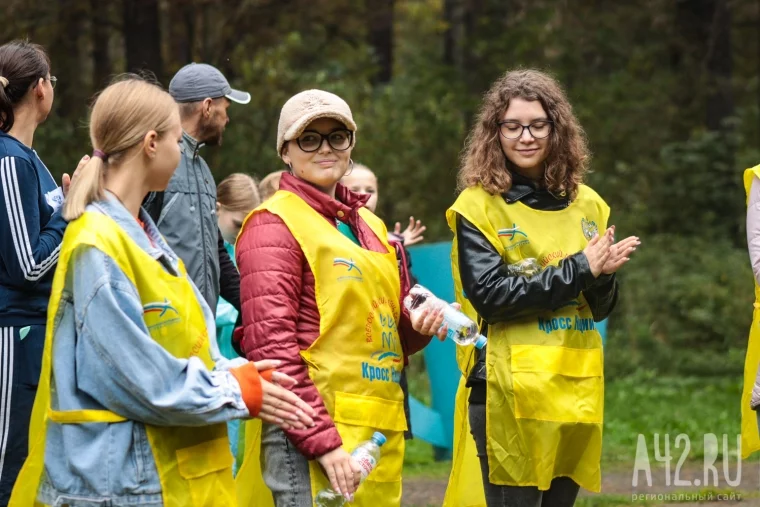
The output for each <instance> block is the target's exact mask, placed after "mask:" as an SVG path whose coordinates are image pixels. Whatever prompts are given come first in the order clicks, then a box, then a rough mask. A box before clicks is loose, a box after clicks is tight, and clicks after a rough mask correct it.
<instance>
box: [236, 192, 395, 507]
mask: <svg viewBox="0 0 760 507" xmlns="http://www.w3.org/2000/svg"><path fill="white" fill-rule="evenodd" d="M265 210H266V211H269V212H270V213H273V214H275V215H277V216H278V217H280V218H281V219H282V220H283V221H284V222H285V225H287V226H288V229H289V230H290V232H291V233H292V234H293V237H294V238H295V239H296V241H298V244H299V245H300V246H301V249H302V251H303V253H304V256H305V257H306V260H307V262H308V263H309V267H310V268H311V270H312V272H313V274H314V282H315V294H316V300H317V307H318V308H319V316H320V322H319V337H318V338H317V339H316V341H315V342H314V343H313V344H312V345H311V347H309V348H308V349H307V350H303V351H301V356H302V358H303V361H304V363H305V364H306V365H307V366H308V368H309V377H310V378H311V379H312V381H313V382H314V385H315V386H316V387H317V390H318V391H319V394H320V395H321V397H322V400H323V401H324V403H325V406H326V408H327V411H328V412H329V414H330V416H331V417H332V419H333V421H334V423H335V426H336V428H337V430H338V433H339V434H340V436H341V439H342V440H343V448H344V449H345V450H346V451H347V452H351V451H352V450H353V449H354V448H355V447H356V446H357V445H358V444H359V443H361V442H363V441H366V440H369V439H370V438H371V437H372V434H373V433H374V432H375V431H380V432H381V433H383V434H384V435H385V436H386V438H387V439H388V440H387V443H386V444H385V445H383V447H382V448H381V452H382V457H381V459H380V462H379V464H378V466H377V468H376V469H375V470H374V471H373V472H372V473H371V475H370V476H369V477H368V478H367V479H366V481H365V482H364V483H362V485H361V486H360V487H359V489H358V490H357V492H356V494H355V495H354V502H352V503H351V504H348V505H352V506H360V507H386V506H388V507H390V506H398V505H400V504H401V471H402V468H403V463H404V431H405V430H406V417H405V415H404V403H403V402H404V394H403V392H402V391H401V387H400V385H399V380H400V378H401V371H402V369H403V367H404V352H403V350H402V348H401V342H400V339H399V334H398V322H399V317H400V311H401V309H400V307H399V304H400V290H401V289H400V279H399V269H398V263H397V260H396V254H395V250H394V248H393V247H392V246H390V245H389V244H388V242H387V231H386V229H385V225H384V224H383V223H382V221H381V220H380V219H379V218H378V217H376V216H375V215H374V214H372V212H370V211H369V210H367V209H365V208H362V209H360V210H359V215H360V216H361V218H362V220H364V221H365V222H366V223H367V224H368V225H369V226H370V228H371V229H372V231H373V232H374V233H375V234H376V235H377V237H378V238H379V239H380V240H381V241H382V243H383V245H384V247H385V251H384V252H373V251H370V250H366V249H364V248H362V247H360V246H358V245H356V244H355V243H354V242H353V241H351V240H350V239H349V238H347V237H346V236H344V235H343V234H341V233H340V232H339V231H338V230H337V229H336V227H335V226H334V225H332V224H330V223H328V222H327V220H325V218H324V217H323V216H322V215H320V214H319V213H318V212H317V211H315V210H314V209H313V208H311V207H310V206H309V205H308V204H306V202H305V201H304V200H303V199H301V198H300V197H298V196H297V195H295V194H293V193H291V192H287V191H283V190H280V191H278V192H277V193H276V194H275V195H274V196H273V197H272V198H271V199H269V200H267V201H266V202H265V203H264V204H262V205H261V206H260V207H259V208H257V209H256V210H254V211H253V212H252V213H251V215H249V218H250V216H252V215H253V214H255V213H260V212H262V211H265ZM246 220H248V219H246ZM244 229H245V225H244V226H243V229H241V230H244ZM248 424H249V425H252V424H254V423H248ZM252 434H256V430H255V429H254V430H253V431H252ZM248 435H249V433H248V429H247V428H246V457H245V461H244V465H243V468H241V470H240V472H238V475H237V478H236V482H237V484H238V489H239V490H240V488H241V486H242V485H244V484H246V483H248V484H250V483H251V481H253V482H254V483H257V484H259V483H260V479H259V478H258V477H256V476H255V474H256V473H260V471H259V470H255V469H251V470H248V469H246V463H247V461H248V459H249V456H256V455H258V452H259V451H258V450H257V449H258V447H259V446H260V441H254V440H253V439H249V436H248ZM309 472H310V476H311V489H312V496H315V495H316V494H317V493H318V492H319V491H320V490H322V489H323V488H329V487H330V483H329V480H328V479H327V477H325V475H324V472H323V471H322V469H321V467H320V466H319V464H318V463H317V462H316V461H312V462H310V463H309ZM256 497H258V498H260V496H259V495H256V494H252V495H251V499H250V503H248V504H246V505H251V506H253V505H255V504H254V503H253V502H254V501H255V498H256ZM267 504H268V502H267Z"/></svg>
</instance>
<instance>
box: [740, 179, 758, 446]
mask: <svg viewBox="0 0 760 507" xmlns="http://www.w3.org/2000/svg"><path fill="white" fill-rule="evenodd" d="M755 177H758V178H760V165H757V166H755V167H753V168H751V169H747V170H746V171H744V190H745V191H746V193H747V202H749V191H750V189H751V188H752V180H753V179H754V178H755ZM754 308H755V309H754V311H753V312H752V325H751V327H750V330H749V344H748V345H747V356H746V358H745V360H744V389H743V390H742V407H741V413H742V458H745V459H746V458H748V457H749V456H750V454H752V453H753V452H755V451H757V450H760V434H758V429H757V412H755V411H754V410H752V408H751V407H750V401H751V400H752V387H753V386H754V385H755V376H756V375H757V370H758V365H760V327H758V326H760V287H758V285H757V280H755V305H754Z"/></svg>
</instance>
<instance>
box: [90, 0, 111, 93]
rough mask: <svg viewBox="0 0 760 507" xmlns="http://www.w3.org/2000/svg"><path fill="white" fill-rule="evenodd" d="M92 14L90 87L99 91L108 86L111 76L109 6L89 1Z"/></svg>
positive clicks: (95, 0)
mask: <svg viewBox="0 0 760 507" xmlns="http://www.w3.org/2000/svg"><path fill="white" fill-rule="evenodd" d="M90 10H91V13H92V33H91V35H92V64H93V69H92V85H93V88H95V89H96V90H99V89H101V88H103V87H104V86H105V85H106V84H108V80H109V78H110V75H111V72H112V70H111V54H110V52H109V45H110V44H109V42H110V39H111V37H110V21H111V20H110V16H109V11H110V4H109V3H107V2H103V1H102V0H90Z"/></svg>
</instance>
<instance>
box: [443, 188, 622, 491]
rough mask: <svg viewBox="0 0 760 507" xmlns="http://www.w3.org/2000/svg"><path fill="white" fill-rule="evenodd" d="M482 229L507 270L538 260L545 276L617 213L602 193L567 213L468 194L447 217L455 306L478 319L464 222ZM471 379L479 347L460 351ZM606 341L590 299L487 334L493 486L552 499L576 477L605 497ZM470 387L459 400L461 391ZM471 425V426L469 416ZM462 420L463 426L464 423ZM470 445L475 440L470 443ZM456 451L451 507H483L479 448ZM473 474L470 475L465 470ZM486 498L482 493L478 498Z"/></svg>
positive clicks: (585, 196) (583, 194) (582, 196)
mask: <svg viewBox="0 0 760 507" xmlns="http://www.w3.org/2000/svg"><path fill="white" fill-rule="evenodd" d="M457 214H458V215H461V216H462V217H464V218H465V219H467V220H468V221H469V222H470V223H472V224H473V225H475V226H476V227H477V228H478V229H479V230H480V232H481V233H482V234H483V235H484V236H485V237H486V238H487V239H488V241H489V242H490V243H491V244H492V245H493V246H494V248H495V249H496V250H497V251H498V252H499V253H500V254H501V256H502V259H503V261H504V263H505V264H506V265H519V263H520V262H521V261H525V260H527V259H533V260H535V262H536V263H537V264H538V265H539V266H540V267H541V269H543V268H546V267H548V266H556V265H557V264H558V263H559V261H560V260H562V259H564V258H565V257H568V256H569V255H573V254H575V253H578V252H580V251H582V250H583V249H584V248H585V247H586V245H587V244H588V241H589V240H590V239H591V238H592V237H593V235H594V233H597V232H601V233H603V232H604V230H605V229H606V228H607V220H608V217H609V208H608V206H607V205H606V204H605V202H604V201H603V200H602V199H601V197H599V196H598V195H597V194H596V192H594V191H593V190H591V189H590V188H589V187H586V186H583V185H582V186H581V187H580V188H579V191H578V195H577V197H576V199H575V200H573V201H572V202H571V203H570V205H569V206H568V207H567V208H565V209H563V210H559V211H541V210H535V209H532V208H530V207H528V206H526V205H525V204H523V203H521V202H519V201H518V202H516V203H514V204H507V203H506V202H505V200H504V199H503V197H502V196H501V195H495V196H494V195H490V194H489V193H487V192H486V191H485V190H483V189H482V188H481V187H471V188H468V189H466V190H465V191H464V192H462V194H461V195H460V196H459V198H458V199H457V200H456V202H455V203H454V205H453V206H452V207H451V208H450V209H449V210H448V211H447V214H446V218H447V221H448V223H449V227H451V229H452V231H454V234H455V237H454V242H453V246H452V256H451V258H452V270H453V274H454V284H455V290H456V294H457V301H458V302H459V303H460V304H461V305H462V307H463V310H464V311H465V312H466V313H467V314H468V315H469V316H470V317H472V318H474V319H478V320H480V319H479V318H478V315H477V312H476V311H475V309H474V308H473V307H472V305H471V304H470V302H469V301H468V300H467V298H466V294H464V293H463V291H462V282H461V278H460V274H459V260H458V255H459V252H458V247H457V238H456V215H457ZM457 354H458V357H457V359H458V362H459V364H460V367H461V369H462V371H463V372H464V374H465V376H466V375H468V374H469V370H470V368H471V367H472V365H473V364H474V353H473V348H472V347H465V348H462V347H458V350H457ZM602 374H603V356H602V341H601V336H600V335H599V332H598V331H597V330H596V327H595V324H594V320H593V317H592V315H591V310H590V309H589V307H588V304H587V302H586V300H585V298H584V296H583V294H580V295H579V296H578V298H576V299H575V300H572V301H568V302H567V303H566V304H565V305H563V306H561V307H560V308H557V309H555V310H554V311H545V312H541V313H538V314H535V315H532V316H529V317H524V318H520V319H517V320H514V321H510V322H508V323H498V324H494V325H489V326H488V346H487V354H486V377H487V392H486V432H487V451H488V464H489V470H490V475H489V482H490V483H492V484H496V485H507V486H536V487H538V488H539V489H540V490H547V489H549V486H550V484H551V481H552V479H554V478H555V477H563V476H564V477H570V478H572V479H573V480H574V481H575V482H576V483H578V484H580V485H581V486H583V487H584V488H586V489H589V490H591V491H599V490H600V488H601V472H600V458H601V447H602V414H603V407H604V383H603V377H602ZM463 390H464V387H463V385H461V386H460V391H463ZM457 403H458V405H459V406H458V407H457V408H458V410H457V413H458V414H459V417H458V419H459V421H458V422H459V424H460V426H462V427H460V428H459V432H458V434H459V435H460V442H457V441H456V440H455V444H459V445H461V440H463V439H462V435H463V434H464V431H463V428H465V427H466V409H464V408H463V406H464V405H466V397H465V396H464V395H463V392H460V393H459V395H458V398H457ZM463 416H464V417H463ZM463 419H464V420H463ZM470 440H472V439H471V438H470ZM465 445H466V448H465V449H464V450H462V449H455V451H454V454H455V458H457V460H456V461H455V463H454V464H453V469H452V476H451V481H450V485H449V489H450V492H447V505H457V503H456V500H454V499H459V500H462V499H465V498H469V499H468V500H465V501H462V502H461V503H459V505H484V504H485V502H484V501H482V497H481V498H477V499H473V497H472V495H471V494H470V495H469V497H468V494H467V492H466V491H464V488H463V486H462V484H468V483H472V480H473V479H472V477H468V476H469V475H472V474H474V473H475V472H476V471H477V472H478V473H479V471H478V470H477V469H475V470H472V469H471V468H472V467H471V466H470V467H468V465H467V464H468V463H469V464H470V465H471V464H472V463H475V461H474V457H473V453H474V450H475V448H474V442H467V443H465ZM466 467H467V468H466ZM478 493H480V492H478Z"/></svg>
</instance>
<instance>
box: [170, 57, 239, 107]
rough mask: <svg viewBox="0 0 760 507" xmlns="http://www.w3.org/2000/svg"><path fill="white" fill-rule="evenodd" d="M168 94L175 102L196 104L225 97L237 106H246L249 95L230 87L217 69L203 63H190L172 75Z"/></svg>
mask: <svg viewBox="0 0 760 507" xmlns="http://www.w3.org/2000/svg"><path fill="white" fill-rule="evenodd" d="M169 93H170V94H171V96H172V97H173V98H174V100H176V101H177V102H196V101H199V100H204V99H218V98H220V97H227V98H228V99H230V100H231V101H233V102H237V103H238V104H248V103H249V102H250V101H251V94H250V93H248V92H241V91H240V90H235V89H233V88H231V87H230V83H229V82H228V81H227V78H226V77H224V74H222V73H221V72H219V69H217V68H216V67H212V66H211V65H207V64H205V63H190V64H188V65H185V66H184V67H182V68H181V69H179V71H178V72H177V73H176V74H175V75H174V77H173V78H172V81H171V83H169Z"/></svg>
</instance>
